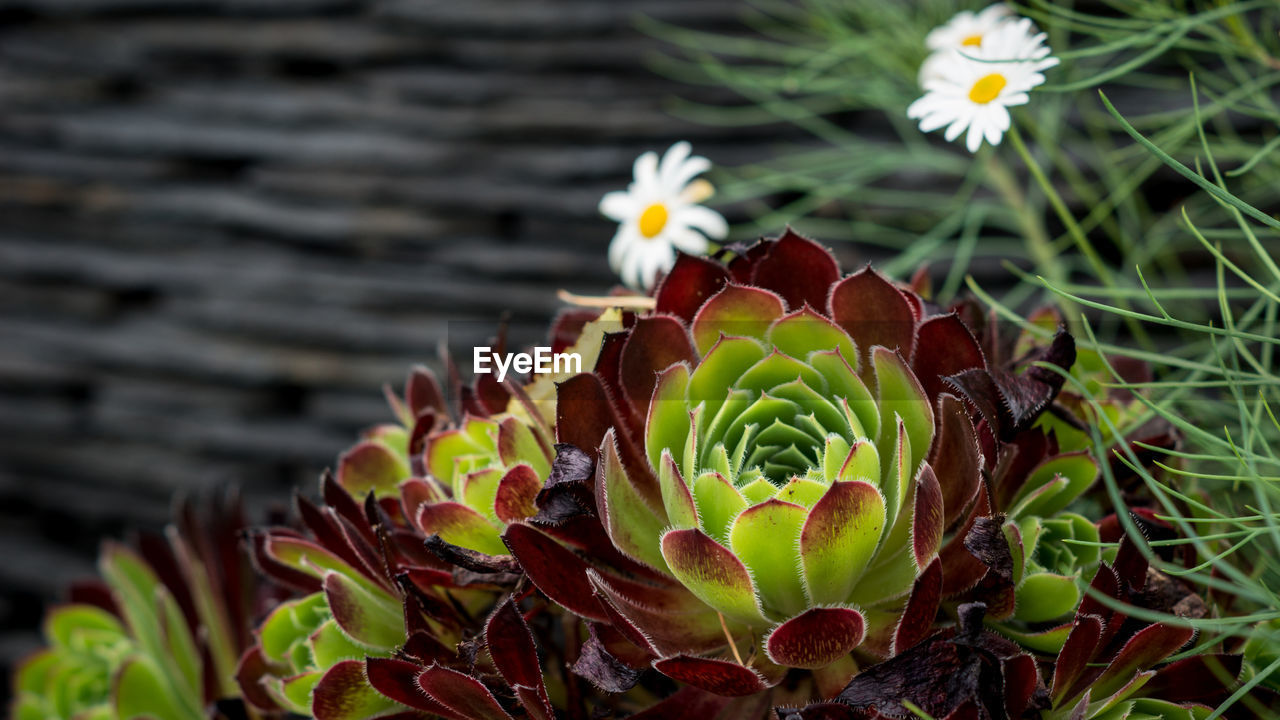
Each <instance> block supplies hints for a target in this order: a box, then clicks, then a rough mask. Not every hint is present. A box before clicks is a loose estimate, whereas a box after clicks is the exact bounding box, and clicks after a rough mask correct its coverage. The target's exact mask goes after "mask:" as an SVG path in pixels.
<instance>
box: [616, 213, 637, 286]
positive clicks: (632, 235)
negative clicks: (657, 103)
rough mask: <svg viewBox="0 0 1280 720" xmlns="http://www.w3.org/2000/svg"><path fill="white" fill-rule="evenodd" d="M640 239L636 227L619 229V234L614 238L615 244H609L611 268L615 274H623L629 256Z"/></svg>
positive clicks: (624, 226)
mask: <svg viewBox="0 0 1280 720" xmlns="http://www.w3.org/2000/svg"><path fill="white" fill-rule="evenodd" d="M639 239H640V235H639V233H637V232H636V229H635V226H634V225H631V224H626V225H623V226H622V227H620V228H618V232H617V233H615V234H614V236H613V242H611V243H609V267H610V268H611V269H612V270H613V271H614V272H616V273H619V274H621V273H622V267H623V265H625V264H626V258H627V254H628V253H629V252H630V251H631V248H632V246H634V245H635V244H636V241H638V240H639Z"/></svg>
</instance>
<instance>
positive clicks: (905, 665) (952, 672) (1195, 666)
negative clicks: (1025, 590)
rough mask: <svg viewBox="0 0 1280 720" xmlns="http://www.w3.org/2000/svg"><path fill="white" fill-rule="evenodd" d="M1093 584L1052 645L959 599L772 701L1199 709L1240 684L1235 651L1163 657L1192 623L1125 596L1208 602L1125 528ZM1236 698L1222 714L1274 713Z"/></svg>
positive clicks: (994, 712)
mask: <svg viewBox="0 0 1280 720" xmlns="http://www.w3.org/2000/svg"><path fill="white" fill-rule="evenodd" d="M1091 589H1092V590H1093V593H1092V594H1091V595H1090V596H1088V597H1086V598H1085V599H1084V600H1083V601H1082V602H1081V604H1080V607H1079V608H1078V609H1077V611H1076V613H1075V616H1074V620H1073V621H1072V622H1071V623H1068V624H1067V625H1066V626H1064V630H1065V634H1064V637H1065V642H1064V643H1063V644H1062V646H1061V649H1060V650H1058V651H1054V652H1052V653H1050V654H1049V655H1048V657H1049V658H1050V659H1051V662H1047V663H1044V664H1043V667H1044V673H1043V675H1042V674H1041V672H1040V670H1039V667H1040V666H1039V665H1038V663H1037V661H1036V656H1040V657H1043V654H1042V653H1040V652H1039V648H1032V649H1031V651H1032V652H1028V651H1027V649H1026V648H1020V647H1019V646H1018V645H1017V644H1015V643H1013V642H1011V641H1010V640H1009V639H1008V638H1005V637H1001V636H1000V635H998V634H996V633H993V632H991V631H990V630H984V629H982V618H983V615H985V612H986V607H985V605H983V604H982V603H971V604H968V605H962V606H960V607H959V609H958V613H957V615H958V620H959V622H958V625H957V627H956V628H955V629H949V630H943V631H941V632H939V633H938V634H936V635H934V636H932V637H930V638H928V639H926V640H925V641H924V642H921V643H920V644H918V645H916V646H913V647H911V648H908V649H905V650H904V651H903V652H902V653H901V654H899V655H898V656H896V657H894V658H893V659H891V660H888V661H886V662H884V663H882V664H880V665H877V666H875V667H872V668H870V669H869V670H867V671H866V672H864V673H862V674H860V675H859V676H857V677H855V678H854V679H853V680H852V681H851V682H850V683H849V685H848V686H847V687H846V688H845V689H844V690H843V691H842V692H841V693H840V694H839V695H838V696H836V697H835V698H834V699H833V700H831V701H829V702H822V703H815V704H812V705H809V706H806V707H804V708H799V709H786V708H779V709H778V715H779V716H780V717H781V718H782V719H783V720H877V719H880V718H892V717H906V716H907V714H906V713H907V712H908V708H907V703H910V704H911V705H914V706H915V707H917V708H919V709H921V710H923V711H925V712H927V713H929V714H930V716H932V717H935V718H939V719H940V720H946V719H956V720H958V719H960V718H981V719H988V718H990V719H995V718H1027V719H1029V720H1030V719H1036V720H1068V719H1070V720H1133V719H1136V718H1168V719H1170V720H1198V719H1201V718H1204V717H1207V716H1208V715H1209V712H1210V710H1211V708H1212V707H1214V706H1216V705H1218V704H1219V703H1221V702H1222V701H1223V700H1225V699H1226V697H1227V696H1228V695H1229V694H1230V693H1231V691H1232V690H1233V689H1235V687H1236V686H1237V684H1238V683H1237V677H1238V675H1239V673H1240V667H1241V657H1240V656H1239V655H1224V654H1216V653H1213V652H1204V653H1200V654H1195V655H1192V656H1190V657H1186V658H1183V659H1180V660H1176V661H1173V662H1169V659H1170V657H1171V656H1173V655H1174V654H1175V653H1176V652H1177V651H1178V650H1179V649H1180V648H1182V647H1184V646H1186V645H1187V644H1189V643H1190V642H1191V641H1192V640H1193V638H1194V637H1195V631H1194V630H1192V629H1191V628H1190V627H1188V626H1186V625H1185V624H1175V623H1173V622H1150V621H1144V620H1140V619H1138V618H1137V617H1136V616H1134V615H1131V614H1126V612H1125V609H1126V608H1132V607H1137V608H1142V609H1143V610H1146V611H1148V612H1154V613H1167V614H1169V615H1170V616H1171V617H1174V616H1176V617H1196V616H1198V615H1200V614H1203V611H1204V605H1203V603H1202V601H1201V600H1200V598H1199V596H1197V595H1195V594H1194V593H1192V592H1190V591H1189V590H1188V589H1187V588H1185V587H1183V586H1181V584H1180V583H1178V581H1176V580H1174V579H1173V578H1171V577H1170V576H1168V575H1165V574H1164V573H1161V572H1159V571H1157V570H1155V569H1153V568H1150V567H1149V566H1148V564H1147V562H1146V560H1144V559H1143V557H1142V555H1141V553H1140V552H1139V551H1138V548H1137V545H1136V544H1134V543H1132V542H1130V541H1129V540H1128V539H1125V540H1124V541H1122V542H1121V544H1120V548H1119V550H1118V552H1117V553H1116V555H1115V562H1114V564H1110V563H1103V564H1102V565H1100V568H1099V570H1098V572H1097V574H1096V575H1095V577H1094V578H1093V580H1092V583H1091ZM1246 699H1250V700H1255V701H1254V702H1246V703H1241V704H1238V705H1236V706H1235V707H1234V708H1233V709H1232V710H1231V711H1229V712H1228V713H1227V715H1226V717H1232V718H1265V717H1271V716H1272V713H1273V710H1272V708H1271V707H1270V704H1271V703H1272V702H1273V701H1272V699H1271V698H1266V699H1265V701H1257V699H1255V698H1246Z"/></svg>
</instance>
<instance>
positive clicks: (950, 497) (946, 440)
mask: <svg viewBox="0 0 1280 720" xmlns="http://www.w3.org/2000/svg"><path fill="white" fill-rule="evenodd" d="M937 418H938V440H937V442H936V443H934V446H933V452H932V453H931V454H930V455H929V464H930V465H933V468H934V470H935V471H936V472H937V475H938V477H939V478H945V482H942V506H943V525H944V526H946V527H951V526H952V525H953V524H954V523H955V522H956V521H957V520H958V519H959V518H960V515H961V513H963V512H964V511H965V510H967V509H968V508H969V506H970V505H971V504H972V503H973V502H974V500H975V499H976V498H977V495H978V492H979V490H980V488H981V486H982V465H983V460H982V450H981V448H980V446H979V445H978V433H977V430H976V429H975V428H974V427H973V422H972V421H971V420H970V419H969V413H968V412H966V411H965V408H964V403H962V402H961V401H960V399H959V398H957V397H956V396H955V395H950V394H944V395H942V396H941V397H939V398H938V414H937Z"/></svg>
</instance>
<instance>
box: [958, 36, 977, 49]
mask: <svg viewBox="0 0 1280 720" xmlns="http://www.w3.org/2000/svg"><path fill="white" fill-rule="evenodd" d="M960 44H961V45H963V46H965V47H981V46H982V36H981V35H970V36H969V37H967V38H965V39H964V40H962V41H960Z"/></svg>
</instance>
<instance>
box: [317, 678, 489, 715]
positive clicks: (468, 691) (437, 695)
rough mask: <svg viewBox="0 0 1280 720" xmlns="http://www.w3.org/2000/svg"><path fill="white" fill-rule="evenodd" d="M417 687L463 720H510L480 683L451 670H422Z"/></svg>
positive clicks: (487, 689)
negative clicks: (464, 719)
mask: <svg viewBox="0 0 1280 720" xmlns="http://www.w3.org/2000/svg"><path fill="white" fill-rule="evenodd" d="M418 687H419V688H421V689H422V691H423V692H425V693H426V694H427V695H428V696H429V697H430V698H431V699H433V700H435V701H436V702H438V703H440V704H441V705H443V706H444V707H446V708H448V709H449V710H450V711H452V712H453V713H454V714H456V715H459V716H461V717H463V718H466V719H467V720H511V714H510V713H508V712H507V711H506V710H505V709H504V708H503V707H502V705H501V704H500V703H499V702H498V699H497V698H495V697H494V696H493V693H492V692H491V691H490V690H489V688H487V687H485V685H484V683H482V682H480V681H479V680H477V679H476V678H474V677H472V676H471V675H468V674H466V673H463V672H459V671H457V670H454V669H452V668H447V667H444V666H442V665H432V666H431V667H428V668H426V669H425V670H422V671H421V672H420V673H419V674H418ZM317 720H319V719H318V718H317Z"/></svg>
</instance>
